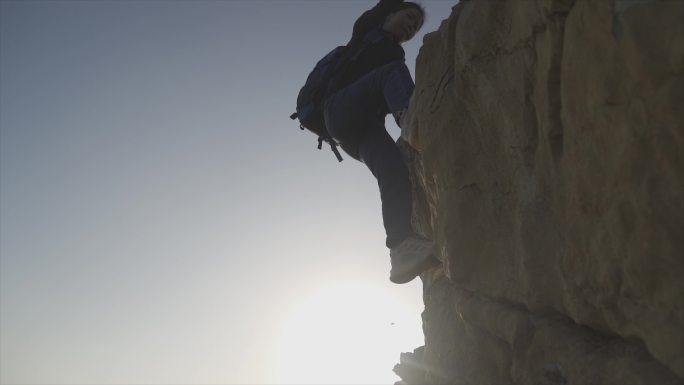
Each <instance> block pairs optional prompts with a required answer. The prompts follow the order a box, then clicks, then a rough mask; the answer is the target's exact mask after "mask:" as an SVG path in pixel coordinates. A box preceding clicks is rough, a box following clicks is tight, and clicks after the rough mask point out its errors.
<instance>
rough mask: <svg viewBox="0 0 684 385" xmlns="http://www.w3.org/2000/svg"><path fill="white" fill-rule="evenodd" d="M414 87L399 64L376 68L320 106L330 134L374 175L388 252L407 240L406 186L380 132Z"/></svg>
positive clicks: (392, 146)
mask: <svg viewBox="0 0 684 385" xmlns="http://www.w3.org/2000/svg"><path fill="white" fill-rule="evenodd" d="M414 87H415V85H414V83H413V79H412V78H411V74H410V73H409V71H408V68H406V64H404V62H403V61H396V62H392V63H390V64H386V65H384V66H382V67H379V68H377V69H375V70H373V71H371V72H370V73H368V74H366V75H365V76H363V77H362V78H361V79H359V80H357V81H355V82H354V83H352V84H350V85H348V86H346V87H345V88H343V89H341V90H339V91H337V92H335V93H334V94H332V95H331V96H329V97H328V99H327V100H326V102H325V123H326V127H327V128H328V131H329V132H330V135H331V136H332V137H333V138H335V139H336V140H337V141H338V142H339V143H340V146H341V147H342V149H343V150H344V151H345V152H346V153H347V154H349V155H350V156H351V157H353V158H354V159H356V160H358V161H361V162H363V163H364V164H366V166H367V167H368V168H369V169H370V171H371V172H372V173H373V175H374V176H375V178H376V179H377V181H378V187H379V188H380V198H381V200H382V219H383V224H384V226H385V232H386V234H387V239H386V242H385V244H386V245H387V247H388V248H393V247H394V246H396V245H397V244H398V243H400V242H401V241H402V240H404V239H405V238H406V237H408V236H409V235H411V234H413V228H412V227H411V210H412V203H413V198H412V196H411V181H410V180H409V175H408V169H407V167H406V163H405V162H404V158H403V156H402V155H401V152H400V151H399V148H398V147H397V145H396V143H395V142H394V140H393V139H392V137H391V136H390V135H389V134H388V133H387V130H386V129H385V116H386V115H387V114H388V113H392V114H393V115H394V117H395V119H396V118H397V116H398V112H399V111H401V110H403V109H405V108H406V107H408V104H409V99H410V97H411V94H412V93H413V89H414Z"/></svg>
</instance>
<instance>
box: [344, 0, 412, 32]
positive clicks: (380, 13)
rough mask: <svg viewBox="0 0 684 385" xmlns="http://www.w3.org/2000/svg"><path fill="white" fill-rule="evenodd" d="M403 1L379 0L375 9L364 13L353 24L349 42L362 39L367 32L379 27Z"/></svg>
mask: <svg viewBox="0 0 684 385" xmlns="http://www.w3.org/2000/svg"><path fill="white" fill-rule="evenodd" d="M403 2H404V0H380V1H379V2H378V3H377V4H376V5H375V7H373V8H371V9H369V10H368V11H366V12H364V13H363V15H361V17H359V18H358V19H357V20H356V22H355V23H354V31H353V32H352V38H351V40H350V42H353V41H358V40H360V39H363V37H364V36H366V34H367V33H368V32H370V31H371V30H372V29H373V28H375V27H377V26H379V25H380V24H381V23H382V22H383V21H384V20H385V18H386V17H387V15H389V13H390V11H391V10H392V9H393V8H394V6H396V5H397V4H399V3H403Z"/></svg>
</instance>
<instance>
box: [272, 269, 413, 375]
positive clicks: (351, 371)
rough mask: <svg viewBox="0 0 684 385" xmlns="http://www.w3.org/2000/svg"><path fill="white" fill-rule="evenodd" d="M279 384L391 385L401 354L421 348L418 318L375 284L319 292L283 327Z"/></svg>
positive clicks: (294, 310) (278, 356) (277, 368)
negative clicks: (395, 365)
mask: <svg viewBox="0 0 684 385" xmlns="http://www.w3.org/2000/svg"><path fill="white" fill-rule="evenodd" d="M281 327H282V329H281V330H282V331H281V339H280V341H279V342H278V346H277V348H276V356H275V361H276V364H275V367H274V371H273V382H274V383H278V384H295V383H296V384H342V383H344V384H392V383H394V382H395V381H396V380H398V377H397V376H395V375H394V374H393V373H392V367H393V366H394V364H396V363H397V362H398V361H399V353H401V352H402V351H408V350H412V349H413V348H415V347H417V346H419V345H422V343H423V342H422V341H423V339H422V330H421V324H420V316H419V315H418V314H416V313H415V309H412V308H411V307H410V306H407V304H404V303H401V302H400V301H398V300H397V299H395V298H393V297H392V295H391V293H389V292H388V290H386V289H384V288H382V287H379V286H370V285H362V284H358V283H353V282H349V283H345V284H340V285H335V286H328V287H324V288H320V289H318V290H317V291H316V292H315V293H312V294H311V295H310V296H309V297H308V298H304V299H303V300H302V301H301V302H300V303H298V304H297V305H296V306H294V307H293V308H292V309H291V312H290V316H289V317H288V319H287V320H286V321H285V322H284V323H283V324H282V325H281Z"/></svg>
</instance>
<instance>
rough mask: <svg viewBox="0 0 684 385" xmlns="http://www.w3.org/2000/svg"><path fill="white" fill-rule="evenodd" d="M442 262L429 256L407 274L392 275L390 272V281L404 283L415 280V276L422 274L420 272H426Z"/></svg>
mask: <svg viewBox="0 0 684 385" xmlns="http://www.w3.org/2000/svg"><path fill="white" fill-rule="evenodd" d="M441 264H442V261H440V260H439V259H437V258H435V257H433V256H430V257H428V258H425V260H424V261H423V262H422V263H421V264H420V265H418V266H416V268H415V269H414V270H412V271H410V272H408V273H406V274H403V275H395V276H392V275H391V274H390V281H391V282H392V283H397V284H403V283H409V282H411V281H413V279H414V278H416V277H417V276H419V275H420V273H422V272H424V271H425V270H428V269H432V268H433V267H437V266H439V265H441Z"/></svg>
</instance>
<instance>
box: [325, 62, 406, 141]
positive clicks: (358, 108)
mask: <svg viewBox="0 0 684 385" xmlns="http://www.w3.org/2000/svg"><path fill="white" fill-rule="evenodd" d="M414 88H415V85H414V83H413V79H411V74H410V73H409V70H408V68H407V67H406V64H404V62H403V61H395V62H392V63H389V64H386V65H384V66H382V67H379V68H377V69H375V70H373V71H371V72H370V73H368V74H366V75H365V76H363V77H362V78H361V79H359V80H357V81H356V82H354V83H352V84H350V85H348V86H347V87H345V88H343V89H342V90H339V91H338V92H336V93H335V94H333V95H331V96H330V97H329V98H328V100H327V102H326V104H325V122H326V126H327V128H328V131H329V132H330V135H331V136H332V137H333V138H335V139H336V140H338V141H340V142H342V143H349V144H356V145H358V144H359V143H360V142H361V141H362V140H363V137H364V136H365V135H366V133H367V132H368V131H369V128H370V127H375V126H377V125H381V126H384V124H385V115H387V114H388V113H392V114H393V116H394V118H395V120H396V119H398V117H399V114H400V113H401V112H403V111H404V110H405V109H406V108H407V107H408V105H409V100H410V98H411V94H412V93H413V89H414Z"/></svg>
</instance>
